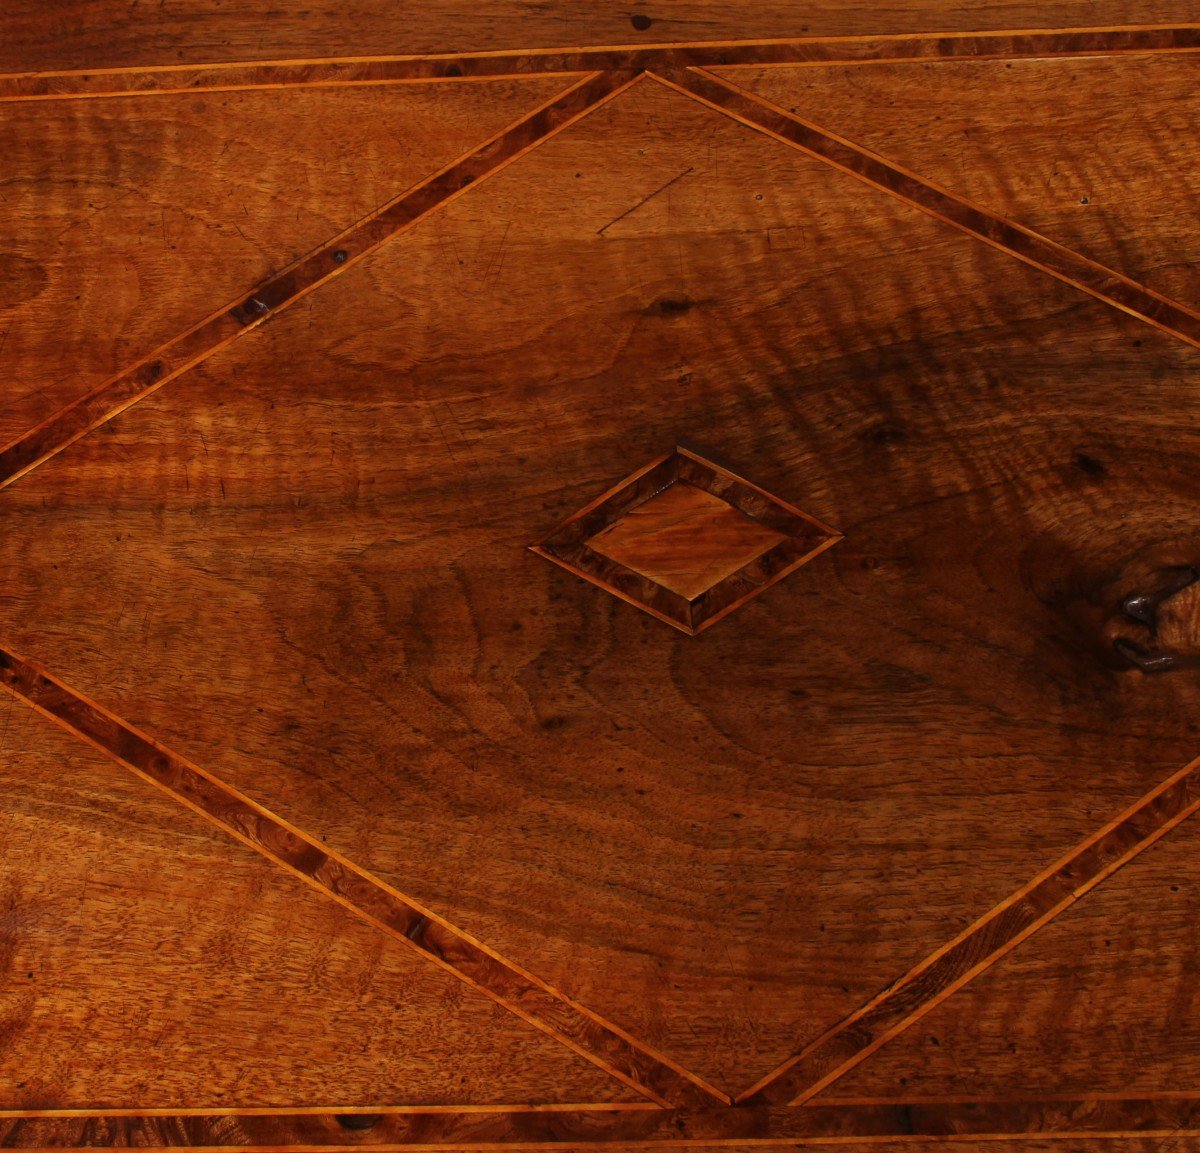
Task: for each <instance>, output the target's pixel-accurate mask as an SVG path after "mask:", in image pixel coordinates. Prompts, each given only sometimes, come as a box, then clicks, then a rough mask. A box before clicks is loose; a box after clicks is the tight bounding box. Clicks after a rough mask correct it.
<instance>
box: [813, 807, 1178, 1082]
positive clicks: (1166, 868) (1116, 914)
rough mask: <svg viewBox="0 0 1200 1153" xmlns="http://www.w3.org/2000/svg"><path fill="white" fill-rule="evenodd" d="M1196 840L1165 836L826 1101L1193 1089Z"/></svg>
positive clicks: (850, 1077)
mask: <svg viewBox="0 0 1200 1153" xmlns="http://www.w3.org/2000/svg"><path fill="white" fill-rule="evenodd" d="M1197 839H1198V834H1197V829H1196V826H1195V823H1194V822H1192V823H1189V824H1188V825H1186V826H1184V827H1182V828H1180V829H1179V830H1177V831H1176V832H1175V833H1173V834H1172V835H1171V836H1170V837H1167V838H1165V839H1164V840H1162V841H1161V842H1160V843H1159V844H1157V845H1155V846H1154V847H1153V848H1151V849H1150V850H1149V851H1148V852H1146V853H1145V854H1144V855H1143V856H1141V857H1139V858H1138V859H1137V860H1136V861H1135V862H1133V863H1132V864H1131V865H1129V866H1128V867H1127V868H1126V869H1123V870H1122V871H1121V873H1120V874H1118V875H1117V876H1115V877H1113V878H1112V880H1111V881H1109V882H1108V883H1107V884H1105V885H1104V886H1103V887H1102V888H1100V889H1098V890H1097V891H1096V892H1095V893H1094V894H1092V895H1091V896H1090V897H1089V898H1088V899H1087V900H1085V901H1081V902H1080V903H1079V904H1078V905H1077V906H1075V907H1073V908H1072V909H1070V910H1068V911H1067V912H1066V913H1065V914H1064V915H1063V916H1062V917H1061V918H1060V919H1059V920H1058V921H1056V922H1055V924H1053V925H1052V926H1049V927H1047V928H1046V929H1045V930H1043V931H1042V932H1040V933H1039V934H1038V935H1037V937H1035V938H1034V939H1033V940H1031V941H1029V942H1027V944H1026V945H1024V946H1022V947H1021V948H1020V949H1018V950H1016V951H1015V952H1013V953H1012V954H1011V956H1009V957H1007V958H1005V960H1003V961H1002V962H1000V963H999V964H998V965H996V966H995V968H994V969H992V970H991V971H990V972H988V973H987V974H986V975H985V976H983V977H981V978H980V979H979V980H978V981H977V982H976V983H975V984H973V985H972V986H971V987H970V988H968V989H964V990H962V991H961V992H960V993H957V994H955V996H953V997H951V998H950V999H949V1000H948V1001H946V1002H945V1004H944V1005H941V1006H939V1007H938V1008H937V1009H936V1010H934V1012H932V1013H930V1014H929V1015H928V1016H927V1017H925V1018H924V1019H923V1020H922V1021H921V1022H920V1023H919V1024H918V1025H917V1026H915V1027H914V1028H912V1029H910V1030H909V1031H908V1032H906V1033H904V1034H903V1035H901V1036H899V1037H897V1038H895V1040H893V1041H891V1042H890V1043H889V1044H887V1045H885V1046H884V1047H883V1048H882V1049H880V1050H879V1052H878V1053H876V1054H875V1056H874V1057H873V1058H872V1059H871V1060H870V1061H868V1062H865V1063H864V1064H863V1065H862V1066H861V1067H860V1068H858V1069H856V1070H854V1071H853V1072H852V1073H851V1074H850V1075H848V1076H847V1077H845V1078H843V1079H842V1080H841V1081H839V1082H838V1083H837V1084H836V1085H834V1086H832V1087H831V1089H830V1090H829V1091H828V1092H827V1094H826V1096H827V1097H828V1096H836V1097H839V1098H840V1097H847V1096H851V1097H853V1096H857V1097H897V1096H905V1097H910V1096H915V1097H944V1096H947V1095H959V1096H961V1095H964V1094H971V1095H978V1094H995V1093H999V1092H1005V1093H1015V1094H1023V1093H1029V1092H1042V1093H1057V1094H1064V1095H1065V1094H1069V1093H1109V1094H1112V1093H1129V1094H1136V1093H1138V1092H1171V1091H1174V1092H1180V1091H1187V1090H1188V1089H1189V1088H1190V1086H1192V1085H1194V1084H1195V1082H1196V1075H1197V1070H1196V1066H1197V1060H1198V1058H1197V1054H1200V1043H1198V1041H1197V1036H1198V1033H1200V995H1198V992H1197V978H1196V968H1197V965H1198V964H1200V958H1198V956H1197V947H1196V907H1197V883H1196V875H1195V861H1196V849H1197Z"/></svg>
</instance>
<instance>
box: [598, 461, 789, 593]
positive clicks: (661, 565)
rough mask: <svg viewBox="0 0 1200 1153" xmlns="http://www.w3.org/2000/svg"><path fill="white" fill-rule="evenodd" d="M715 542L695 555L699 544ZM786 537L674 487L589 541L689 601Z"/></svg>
mask: <svg viewBox="0 0 1200 1153" xmlns="http://www.w3.org/2000/svg"><path fill="white" fill-rule="evenodd" d="M706 538H708V539H711V540H715V541H719V542H720V547H719V548H716V547H714V548H713V549H712V550H711V551H706V552H704V553H703V554H702V555H697V540H700V541H703V540H705V539H706ZM784 539H785V538H784V537H783V536H782V535H781V534H780V533H777V532H775V531H774V529H770V528H767V527H766V526H765V525H759V524H757V523H755V522H754V521H752V520H751V519H750V518H749V517H748V516H745V515H744V514H743V513H740V512H738V510H737V509H735V508H734V507H733V506H732V505H729V504H726V503H725V502H724V501H723V500H720V499H718V498H717V497H715V496H711V495H710V494H709V493H707V492H705V491H704V489H702V488H694V487H693V486H692V485H689V484H683V483H678V482H677V483H675V484H673V485H671V486H669V487H668V488H666V489H664V490H663V491H662V492H661V493H659V494H658V495H656V496H654V497H652V498H651V499H650V500H649V501H647V502H646V503H645V504H642V505H639V506H638V507H637V508H636V509H634V510H633V511H632V512H630V513H629V515H628V516H627V517H624V518H622V519H621V520H620V521H618V522H617V523H616V524H613V525H610V526H609V527H608V528H606V529H603V530H601V531H600V532H598V533H597V534H596V535H595V536H594V537H592V539H591V540H590V541H589V542H588V543H589V545H590V546H591V547H592V548H593V549H595V550H596V551H597V552H599V553H601V554H603V555H604V556H607V557H610V558H611V559H613V560H616V561H620V562H621V563H623V564H625V565H627V566H629V567H632V568H634V569H636V570H638V571H639V572H642V573H645V575H647V576H649V577H651V578H652V579H654V580H656V581H658V582H659V583H660V584H664V585H666V586H667V588H670V589H673V590H674V591H675V592H677V593H679V594H680V595H681V596H684V597H687V598H688V600H692V599H693V598H695V597H698V596H699V595H700V594H701V593H703V592H707V591H708V590H709V589H710V588H712V586H713V585H715V584H717V583H719V582H720V581H722V580H724V579H725V578H726V577H728V576H730V575H732V574H733V573H735V572H737V571H738V569H740V568H742V567H744V566H745V565H748V564H752V563H753V562H754V561H756V560H758V558H759V557H760V556H762V554H763V553H765V552H768V551H769V550H770V549H772V548H774V547H775V546H776V545H779V544H781V543H782V542H783V540H784Z"/></svg>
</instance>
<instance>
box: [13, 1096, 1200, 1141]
mask: <svg viewBox="0 0 1200 1153" xmlns="http://www.w3.org/2000/svg"><path fill="white" fill-rule="evenodd" d="M348 1119H349V1118H343V1121H342V1122H339V1121H338V1119H337V1118H335V1117H333V1116H329V1115H327V1114H326V1115H321V1114H293V1115H290V1116H289V1115H287V1114H281V1115H274V1116H262V1115H259V1116H254V1115H245V1114H243V1115H235V1116H224V1117H205V1116H195V1115H192V1116H188V1115H181V1116H180V1115H176V1116H172V1115H170V1114H166V1115H162V1116H156V1117H136V1116H119V1115H118V1116H111V1115H110V1116H94V1117H86V1118H85V1117H77V1118H71V1117H36V1116H33V1117H20V1118H18V1117H12V1118H5V1117H3V1116H2V1115H0V1148H11V1149H29V1148H44V1149H45V1148H48V1149H54V1148H60V1149H61V1148H79V1147H81V1146H91V1145H105V1146H109V1145H121V1146H124V1145H130V1146H143V1145H151V1146H155V1145H157V1146H162V1147H169V1146H176V1145H181V1146H189V1147H193V1148H222V1149H224V1148H238V1147H241V1146H250V1147H253V1148H258V1149H272V1148H280V1149H286V1148H299V1149H355V1148H362V1147H364V1146H366V1147H368V1148H376V1149H409V1148H421V1149H481V1148H509V1147H517V1148H521V1147H525V1148H528V1147H531V1146H532V1147H538V1146H547V1147H551V1148H555V1149H560V1150H562V1149H572V1148H575V1149H587V1148H606V1147H608V1148H610V1147H612V1146H614V1145H620V1146H621V1147H625V1148H630V1147H632V1148H634V1149H636V1148H648V1149H654V1148H696V1147H700V1148H704V1147H706V1146H711V1147H713V1148H722V1149H729V1148H731V1147H732V1148H734V1149H738V1148H763V1147H769V1146H776V1147H779V1146H787V1147H796V1146H799V1147H801V1148H808V1147H809V1146H813V1147H834V1148H839V1149H846V1148H851V1149H853V1148H870V1149H880V1148H882V1149H888V1148H899V1149H904V1148H905V1147H906V1145H905V1143H904V1142H903V1139H904V1138H912V1139H914V1140H915V1141H916V1142H917V1143H918V1147H919V1148H928V1145H929V1143H931V1142H936V1143H937V1146H938V1147H942V1146H945V1147H946V1148H947V1149H951V1150H953V1149H956V1148H958V1149H962V1150H967V1149H977V1148H978V1146H975V1145H974V1144H972V1143H970V1142H969V1139H970V1137H971V1136H974V1135H978V1136H980V1137H982V1138H983V1139H984V1140H983V1141H981V1142H980V1145H984V1142H985V1141H986V1147H991V1148H995V1147H996V1144H995V1143H996V1142H1001V1145H1000V1148H1004V1149H1013V1148H1017V1149H1021V1148H1027V1149H1037V1148H1041V1145H1040V1142H1039V1141H1038V1140H1037V1138H1038V1137H1045V1138H1047V1139H1049V1140H1053V1141H1054V1145H1055V1147H1058V1148H1060V1153H1061V1146H1060V1142H1061V1141H1062V1140H1063V1139H1068V1138H1072V1137H1074V1138H1081V1139H1083V1140H1090V1141H1091V1142H1092V1144H1091V1146H1090V1147H1091V1148H1092V1149H1094V1148H1095V1142H1096V1141H1104V1142H1108V1141H1111V1140H1113V1139H1122V1138H1126V1139H1129V1138H1131V1139H1134V1140H1135V1141H1137V1140H1145V1141H1155V1140H1157V1141H1158V1142H1160V1143H1161V1142H1163V1141H1164V1140H1169V1141H1185V1142H1186V1141H1188V1140H1189V1138H1193V1137H1197V1136H1200V1100H1198V1099H1197V1098H1196V1097H1195V1096H1194V1095H1192V1096H1190V1097H1176V1098H1171V1099H1164V1098H1151V1099H1144V1098H1121V1099H1111V1100H1105V1101H1086V1102H1080V1101H1073V1100H1070V1099H1065V1100H1053V1099H1045V1098H1043V1099H1040V1100H1037V1099H1035V1100H1020V1099H1012V1100H1005V1101H998V1102H987V1103H984V1102H919V1101H914V1102H895V1103H887V1104H880V1103H863V1104H856V1103H845V1104H841V1105H838V1106H820V1105H814V1106H809V1107H806V1108H803V1109H766V1108H758V1109H749V1108H736V1109H731V1108H725V1109H715V1110H714V1109H698V1110H690V1111H689V1110H677V1109H638V1110H633V1109H615V1110H614V1109H607V1110H606V1109H601V1108H592V1109H576V1110H573V1109H562V1110H558V1109H540V1110H530V1111H522V1110H486V1109H483V1110H472V1111H470V1112H464V1111H456V1110H443V1111H427V1112H423V1111H406V1112H392V1111H387V1110H385V1111H383V1112H381V1113H376V1114H373V1115H372V1116H370V1117H369V1118H368V1119H369V1120H370V1122H371V1124H369V1125H367V1126H366V1127H365V1128H361V1129H359V1128H351V1127H350V1126H348V1125H346V1124H345V1123H344V1122H345V1120H348ZM897 1139H901V1140H900V1141H898V1142H897V1145H893V1144H892V1143H893V1141H897ZM860 1140H861V1142H862V1145H859V1144H858V1141H860ZM1026 1141H1028V1142H1029V1144H1028V1145H1026V1144H1025V1142H1026ZM907 1147H908V1148H912V1146H907ZM1137 1147H1138V1146H1137V1145H1136V1144H1135V1145H1133V1148H1134V1149H1136V1148H1137ZM1181 1147H1182V1148H1187V1146H1186V1145H1185V1146H1181ZM1066 1148H1068V1149H1069V1148H1071V1146H1070V1145H1067V1146H1066ZM1084 1148H1088V1146H1087V1145H1084ZM1172 1148H1174V1146H1172ZM1161 1149H1162V1145H1161V1144H1160V1145H1159V1150H1161Z"/></svg>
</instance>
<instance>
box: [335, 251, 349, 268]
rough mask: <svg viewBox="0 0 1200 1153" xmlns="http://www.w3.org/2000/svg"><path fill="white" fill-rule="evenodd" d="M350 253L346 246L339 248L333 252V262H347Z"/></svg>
mask: <svg viewBox="0 0 1200 1153" xmlns="http://www.w3.org/2000/svg"><path fill="white" fill-rule="evenodd" d="M349 255H350V254H349V253H348V252H347V251H346V250H345V249H344V248H339V249H337V250H336V251H335V252H334V254H333V263H334V264H345V263H346V259H347V258H348V257H349Z"/></svg>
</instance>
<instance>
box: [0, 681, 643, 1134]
mask: <svg viewBox="0 0 1200 1153" xmlns="http://www.w3.org/2000/svg"><path fill="white" fill-rule="evenodd" d="M0 796H3V808H2V809H0V845H2V846H3V853H2V855H0V1030H2V1035H3V1044H2V1045H0V1093H2V1099H0V1100H2V1109H3V1110H9V1111H11V1110H26V1111H28V1110H36V1109H60V1110H61V1109H79V1110H84V1111H87V1110H95V1109H101V1108H110V1109H111V1108H123V1109H136V1108H138V1107H149V1106H155V1105H161V1104H163V1103H165V1102H170V1103H171V1104H172V1105H173V1106H174V1107H176V1108H209V1109H212V1108H217V1107H226V1108H229V1107H240V1108H247V1107H251V1106H276V1107H278V1106H286V1105H288V1104H289V1103H293V1102H295V1101H300V1100H305V1101H313V1102H326V1103H329V1104H331V1105H336V1104H339V1103H342V1102H356V1101H362V1100H367V1101H375V1100H391V1101H403V1100H407V1101H410V1102H413V1103H423V1104H428V1103H431V1102H434V1101H441V1102H444V1103H445V1104H448V1105H450V1104H469V1103H472V1102H475V1101H478V1100H479V1096H478V1094H479V1087H480V1086H481V1085H486V1086H487V1096H486V1098H485V1100H486V1101H487V1102H489V1103H490V1102H494V1101H499V1100H501V1099H505V1100H508V1101H509V1102H512V1103H520V1102H522V1101H527V1100H529V1099H530V1098H531V1097H536V1098H537V1099H542V1100H547V1101H551V1100H558V1101H580V1100H585V1099H587V1098H588V1097H591V1098H592V1099H595V1100H601V1101H605V1100H622V1099H624V1100H628V1099H630V1098H631V1097H634V1096H635V1095H634V1094H632V1092H631V1091H630V1090H627V1089H625V1088H623V1087H622V1086H621V1085H620V1083H619V1082H617V1081H615V1080H613V1079H612V1078H611V1077H607V1076H605V1075H604V1074H602V1073H601V1072H600V1071H599V1070H596V1069H594V1068H593V1067H592V1066H590V1065H588V1064H587V1063H586V1062H585V1061H583V1060H582V1059H581V1058H579V1057H575V1056H573V1055H572V1054H570V1053H568V1052H567V1051H566V1050H564V1049H562V1047H561V1046H560V1045H556V1044H555V1043H554V1042H553V1041H551V1040H550V1038H549V1037H546V1036H545V1035H544V1034H541V1033H538V1032H537V1031H536V1030H531V1029H529V1028H528V1027H527V1026H525V1025H524V1024H523V1023H522V1022H521V1021H520V1020H518V1019H517V1018H516V1017H514V1016H512V1015H511V1014H510V1013H507V1012H505V1011H504V1010H503V1009H501V1008H500V1007H499V1006H498V1005H495V1004H494V1003H492V1002H490V1001H488V1000H487V999H486V998H484V997H483V996H482V995H480V994H479V993H476V992H474V991H472V990H469V989H467V988H465V987H464V986H463V985H462V984H461V983H459V982H457V981H455V980H454V979H453V978H451V977H449V976H447V975H446V974H444V973H442V972H439V971H438V970H437V969H436V968H435V967H434V966H432V965H429V964H426V963H424V962H422V961H421V960H420V959H419V958H418V957H417V956H416V955H415V954H414V953H412V952H411V951H410V950H409V949H406V948H405V947H404V946H403V945H401V944H399V943H397V942H396V941H393V940H389V939H388V938H387V937H385V936H383V935H382V934H380V933H379V932H377V931H376V930H375V929H374V928H373V927H372V926H370V925H367V924H364V923H363V922H362V921H360V920H359V919H358V918H356V917H354V916H352V915H351V914H350V913H348V912H346V911H345V910H344V909H341V908H339V907H338V906H337V905H335V904H334V903H333V902H331V901H328V900H326V899H324V898H322V897H319V896H317V895H316V894H314V893H312V892H311V891H310V890H308V889H307V888H306V887H305V886H304V885H302V884H300V883H299V882H298V881H296V880H295V879H294V878H292V877H290V876H288V875H286V874H285V873H283V872H282V871H281V870H280V869H278V868H276V867H275V866H274V865H271V864H269V863H268V862H267V861H264V860H263V859H262V858H261V857H259V856H257V855H256V854H254V853H252V852H251V851H250V850H249V849H247V848H245V847H244V846H242V845H239V844H236V843H235V842H234V841H232V840H231V839H230V838H229V837H227V836H225V835H224V834H222V833H219V832H217V831H216V830H215V829H213V828H212V827H211V826H210V825H209V824H208V823H207V822H205V821H203V820H201V819H200V818H199V817H198V816H196V815H195V814H193V813H190V812H187V811H186V810H184V809H182V808H181V807H180V806H178V805H176V804H173V803H171V802H170V801H168V800H167V799H166V798H165V797H163V796H161V794H159V793H158V792H157V791H156V790H154V789H152V788H150V787H149V786H148V785H146V784H145V783H143V782H141V781H137V780H135V779H134V778H133V777H132V776H131V775H130V774H129V773H127V772H125V771H124V770H122V769H120V768H118V767H117V766H115V765H113V764H112V762H111V761H109V760H108V759H107V758H106V757H103V756H101V755H100V754H99V753H98V752H96V751H95V750H93V749H90V748H88V747H87V746H86V745H84V744H82V743H81V742H80V741H78V740H77V739H75V738H74V737H71V736H68V735H67V734H66V733H64V732H62V731H61V730H60V729H58V728H57V727H56V726H55V725H53V724H52V723H51V722H50V721H48V720H46V719H45V718H44V717H41V716H38V715H37V714H36V713H34V712H33V711H32V710H30V709H29V708H27V707H26V706H25V704H23V703H22V702H20V701H17V700H16V699H14V698H12V697H9V696H5V698H4V701H3V702H0ZM281 1007H286V1011H280V1009H281ZM614 1094H615V1096H614ZM0 1131H5V1132H6V1134H7V1136H6V1138H0V1144H3V1143H4V1140H6V1139H8V1138H9V1137H11V1135H12V1133H11V1126H10V1124H9V1123H8V1122H6V1121H5V1120H3V1119H0Z"/></svg>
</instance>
